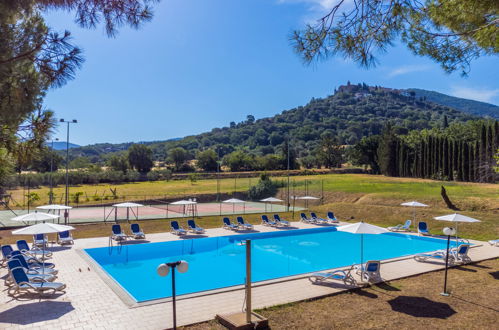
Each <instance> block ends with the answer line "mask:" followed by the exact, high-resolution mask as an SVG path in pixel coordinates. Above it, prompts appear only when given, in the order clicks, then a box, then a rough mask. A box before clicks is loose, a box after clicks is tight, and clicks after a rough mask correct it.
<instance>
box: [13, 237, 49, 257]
mask: <svg viewBox="0 0 499 330" xmlns="http://www.w3.org/2000/svg"><path fill="white" fill-rule="evenodd" d="M16 245H17V249H18V250H19V251H21V253H23V254H26V255H29V256H32V257H35V258H50V257H52V252H50V251H47V250H41V249H39V248H37V247H33V248H30V247H29V245H28V242H26V240H24V239H20V240H18V241H17V242H16Z"/></svg>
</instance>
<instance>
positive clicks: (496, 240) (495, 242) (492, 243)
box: [489, 239, 499, 246]
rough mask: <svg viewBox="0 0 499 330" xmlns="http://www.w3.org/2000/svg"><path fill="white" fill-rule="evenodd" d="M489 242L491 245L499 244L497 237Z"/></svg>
mask: <svg viewBox="0 0 499 330" xmlns="http://www.w3.org/2000/svg"><path fill="white" fill-rule="evenodd" d="M489 244H490V245H493V246H499V239H494V240H491V241H489Z"/></svg>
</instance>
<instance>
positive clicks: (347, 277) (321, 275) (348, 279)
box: [308, 266, 357, 286]
mask: <svg viewBox="0 0 499 330" xmlns="http://www.w3.org/2000/svg"><path fill="white" fill-rule="evenodd" d="M353 269H354V266H352V267H350V269H348V270H346V271H345V270H335V271H332V272H317V273H313V274H312V275H310V276H309V278H308V279H309V280H310V282H312V283H321V282H324V281H326V280H336V281H341V282H343V283H344V284H345V285H350V286H354V285H356V284H357V282H356V281H355V279H354V278H353V276H352V270H353Z"/></svg>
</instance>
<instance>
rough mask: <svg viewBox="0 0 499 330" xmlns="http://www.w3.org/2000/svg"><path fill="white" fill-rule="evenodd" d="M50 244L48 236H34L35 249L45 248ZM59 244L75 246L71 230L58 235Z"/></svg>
mask: <svg viewBox="0 0 499 330" xmlns="http://www.w3.org/2000/svg"><path fill="white" fill-rule="evenodd" d="M48 243H49V241H48V238H47V235H44V234H36V235H33V246H34V247H38V248H41V247H44V246H47V244H48ZM57 244H59V245H66V244H71V245H72V244H74V240H73V236H72V235H71V232H70V231H69V230H66V231H63V232H60V233H57Z"/></svg>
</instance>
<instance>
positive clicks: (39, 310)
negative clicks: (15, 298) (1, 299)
mask: <svg viewBox="0 0 499 330" xmlns="http://www.w3.org/2000/svg"><path fill="white" fill-rule="evenodd" d="M37 296H38V295H37ZM73 310H74V307H73V305H72V304H71V303H70V302H62V301H40V302H33V303H30V304H23V305H18V306H15V307H12V308H11V309H7V310H5V311H3V312H1V313H0V327H1V324H2V323H12V324H19V325H27V324H32V323H37V322H43V321H49V320H55V319H58V318H60V317H61V316H63V315H65V314H67V313H69V312H71V311H73Z"/></svg>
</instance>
